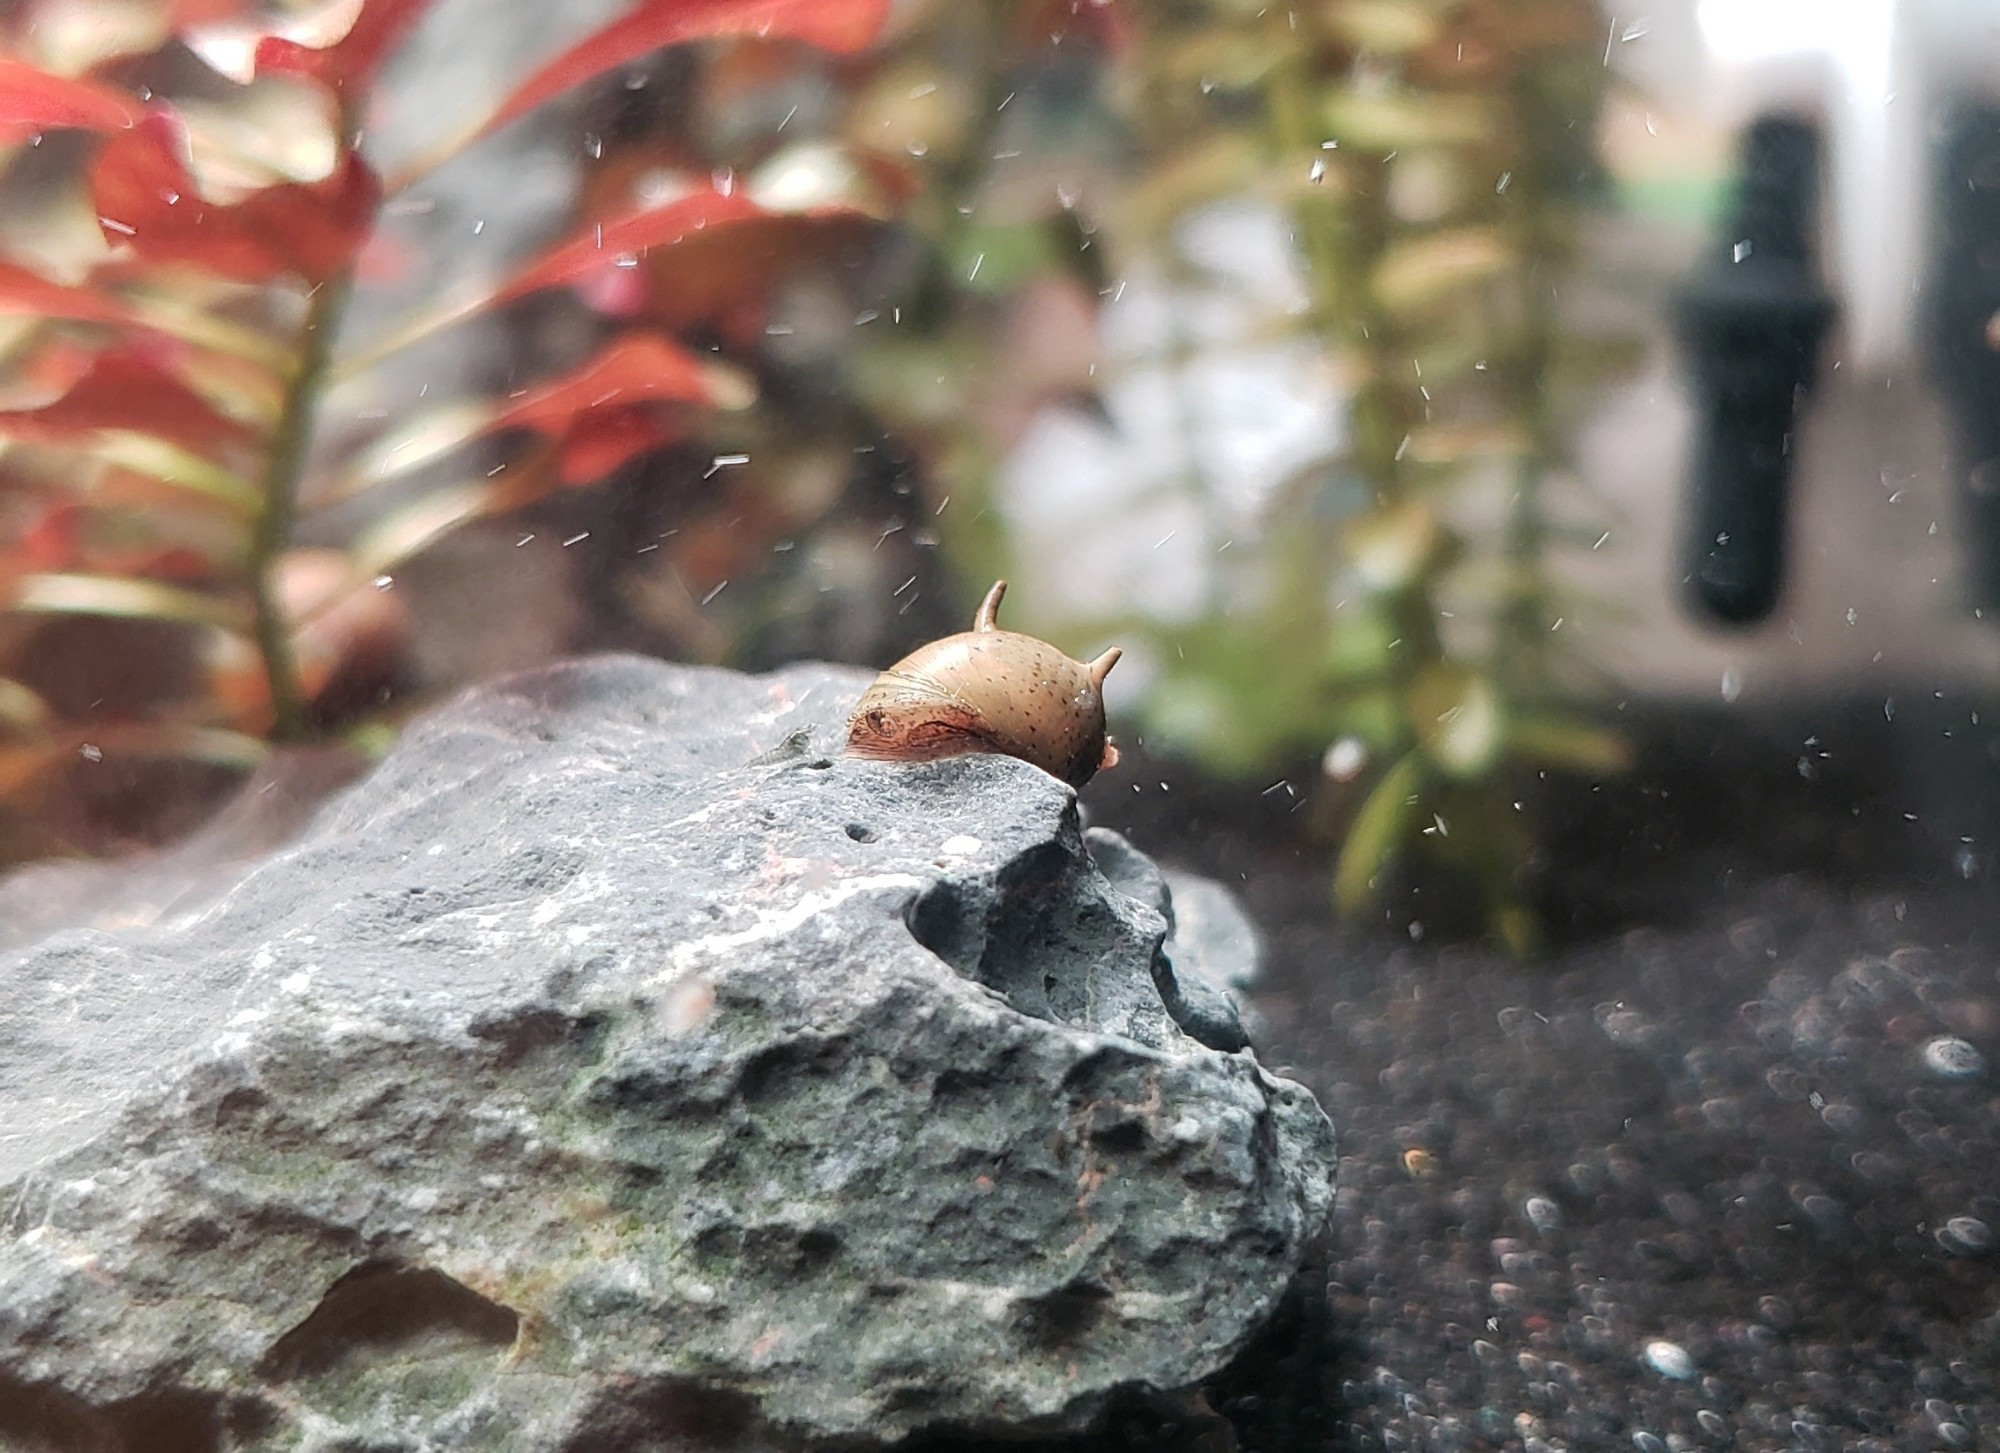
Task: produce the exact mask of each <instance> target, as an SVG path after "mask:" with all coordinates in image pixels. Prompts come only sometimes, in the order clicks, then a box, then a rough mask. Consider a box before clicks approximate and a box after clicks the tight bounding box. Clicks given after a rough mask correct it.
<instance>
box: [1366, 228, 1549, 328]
mask: <svg viewBox="0 0 2000 1453" xmlns="http://www.w3.org/2000/svg"><path fill="white" fill-rule="evenodd" d="M1516 260H1517V254H1516V253H1515V251H1514V249H1513V248H1512V247H1510V246H1508V245H1507V242H1506V240H1505V239H1504V238H1503V237H1502V236H1501V234H1500V230H1499V229H1498V228H1497V227H1454V228H1451V229H1449V230H1448V231H1443V232H1432V233H1428V234H1426V235H1424V236H1421V237H1413V238H1410V239H1409V240H1408V241H1405V242H1398V243H1395V244H1393V245H1392V246H1390V247H1389V248H1388V249H1387V250H1386V251H1385V252H1384V253H1383V254H1382V260H1381V261H1380V262H1378V263H1377V264H1375V274H1374V279H1373V281H1374V291H1375V298H1376V301H1377V302H1379V303H1380V304H1381V305H1382V306H1383V307H1385V308H1387V309H1388V310H1389V311H1390V312H1392V313H1396V312H1402V311H1404V310H1405V309H1411V308H1420V307H1423V306H1424V305H1426V304H1428V303H1434V302H1437V301H1438V300H1440V299H1442V298H1444V297H1445V296H1447V295H1448V294H1450V293H1454V292H1456V291H1458V290H1459V289H1460V288H1463V287H1466V286H1469V285H1470V284H1472V283H1476V282H1483V281H1485V280H1486V279H1487V278H1490V277H1493V276H1495V275H1497V274H1499V273H1501V272H1504V271H1506V270H1507V269H1508V268H1510V267H1512V266H1513V265H1514V263H1515V261H1516Z"/></svg>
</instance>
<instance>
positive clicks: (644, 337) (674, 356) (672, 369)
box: [493, 333, 714, 434]
mask: <svg viewBox="0 0 2000 1453" xmlns="http://www.w3.org/2000/svg"><path fill="white" fill-rule="evenodd" d="M712 402H714V392H713V389H712V385H711V383H710V376H709V373H708V370H707V368H706V367H705V365H704V364H703V362H702V359H701V357H700V355H699V354H696V353H693V352H690V351H689V350H688V349H686V348H683V347H681V345H680V344H678V343H675V342H673V341H671V340H670V339H667V338H664V337H662V336H661V335H659V334H657V333H638V334H630V333H628V334H626V335H625V336H624V337H622V338H619V339H616V340H614V341H613V342H612V343H610V344H609V345H608V346H606V347H605V348H604V349H602V350H601V351H599V352H598V354H597V355H596V356H595V357H593V358H591V359H590V360H588V361H587V362H585V363H584V364H582V365H581V366H580V367H577V368H574V369H571V370H570V371H569V372H568V373H566V374H564V375H562V376H561V377H560V378H556V379H552V380H551V381H550V382H548V383H545V384H543V385H541V386H540V387H539V388H534V389H530V390H528V391H527V392H525V393H522V394H518V395H516V396H515V397H514V398H513V399H511V400H509V402H508V406H507V409H506V411H505V412H503V413H502V414H500V416H499V417H498V418H496V419H495V420H494V421H493V427H495V428H498V429H512V428H522V429H536V430H539V431H540V432H542V433H544V434H559V433H561V432H562V431H563V430H565V429H567V428H568V427H569V426H570V424H571V423H572V422H574V421H575V419H576V418H577V417H578V416H579V415H583V414H589V413H593V412H596V411H598V410H603V409H612V408H629V407H630V406H632V405H634V404H645V403H683V404H706V403H712Z"/></svg>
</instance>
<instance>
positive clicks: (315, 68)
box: [257, 0, 431, 90]
mask: <svg viewBox="0 0 2000 1453" xmlns="http://www.w3.org/2000/svg"><path fill="white" fill-rule="evenodd" d="M430 3H431V0H368V3H367V4H366V5H364V6H363V7H362V10H361V14H360V15H359V16H357V17H356V18H355V21H354V28H353V29H351V30H349V31H348V32H347V34H346V35H344V36H342V37H341V38H340V39H339V40H338V41H336V42H334V43H333V44H332V45H329V46H326V47H324V48H317V49H316V48H314V47H312V46H308V45H301V44H299V43H298V42H297V41H295V40H287V39H285V38H284V37H283V36H278V35H272V36H266V37H265V38H264V39H263V40H262V41H261V42H259V43H258V46H257V73H258V74H259V75H262V74H263V73H264V72H266V71H285V72H288V73H290V74H292V75H301V76H311V77H313V78H314V79H315V80H319V81H322V82H324V83H325V84H327V85H329V86H331V87H333V88H334V89H335V90H340V89H342V88H343V87H353V88H355V89H357V90H358V89H360V88H361V87H364V86H366V85H367V84H368V83H369V82H370V81H371V80H373V79H374V77H375V72H376V71H377V70H378V69H379V68H380V67H381V65H382V62H383V61H385V60H387V59H388V58H389V53H390V52H391V51H393V50H394V49H395V48H396V44H397V42H398V41H400V40H402V38H403V37H404V36H405V35H408V34H409V32H410V27H412V26H413V25H415V24H416V23H417V21H419V20H420V19H422V18H423V13H424V11H425V9H426V8H427V7H428V6H429V5H430Z"/></svg>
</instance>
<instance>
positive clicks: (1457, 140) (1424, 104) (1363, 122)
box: [1322, 88, 1493, 151]
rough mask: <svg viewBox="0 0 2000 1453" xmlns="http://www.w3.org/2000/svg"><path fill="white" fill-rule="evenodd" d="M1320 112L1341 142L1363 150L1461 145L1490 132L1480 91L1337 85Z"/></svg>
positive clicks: (1487, 111)
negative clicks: (1364, 88) (1476, 93)
mask: <svg viewBox="0 0 2000 1453" xmlns="http://www.w3.org/2000/svg"><path fill="white" fill-rule="evenodd" d="M1322 115H1323V117H1324V119H1325V121H1326V124H1327V127H1328V129H1329V130H1331V131H1332V133H1333V136H1334V139H1336V140H1337V141H1339V142H1340V144H1341V145H1342V146H1352V147H1357V148H1360V149H1361V150H1364V151H1407V150H1414V149H1416V148H1418V147H1424V146H1461V145H1464V144H1465V143H1467V142H1474V141H1479V140H1481V139H1483V138H1485V137H1488V136H1490V135H1492V134H1493V113H1492V108H1491V107H1490V106H1489V105H1488V104H1487V102H1486V100H1485V98H1483V97H1479V96H1468V95H1458V96H1450V95H1440V94H1438V93H1436V92H1428V91H1427V92H1421V93H1420V92H1415V91H1358V90H1349V89H1346V88H1342V89H1340V90H1336V91H1335V92H1334V93H1333V94H1332V95H1331V96H1329V97H1328V98H1327V101H1326V109H1325V111H1324V112H1323V113H1322Z"/></svg>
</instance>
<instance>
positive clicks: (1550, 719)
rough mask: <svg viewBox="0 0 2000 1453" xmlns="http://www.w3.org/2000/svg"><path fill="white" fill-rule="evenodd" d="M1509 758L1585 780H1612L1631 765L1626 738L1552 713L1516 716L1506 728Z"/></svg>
mask: <svg viewBox="0 0 2000 1453" xmlns="http://www.w3.org/2000/svg"><path fill="white" fill-rule="evenodd" d="M1507 749H1508V753H1509V755H1511V756H1514V757H1519V758H1521V759H1523V760H1526V761H1530V762H1540V763H1542V764H1544V765H1546V766H1550V767H1559V768H1562V769H1563V770H1564V771H1569V772H1577V773H1581V774H1583V775H1584V776H1613V775H1616V774H1617V773H1620V772H1623V771H1625V770H1626V769H1627V768H1628V767H1630V766H1631V764H1632V759H1631V749H1630V746H1629V745H1628V744H1627V742H1626V741H1625V738H1624V737H1622V736H1620V735H1619V734H1618V733H1617V732H1614V731H1609V730H1607V729H1606V728H1604V727H1599V726H1593V725H1591V724H1590V723H1589V722H1585V721H1580V720H1578V719H1576V718H1575V717H1569V716H1561V715H1557V714H1554V713H1529V714H1523V715H1521V716H1517V717H1516V718H1515V719H1514V720H1513V721H1512V722H1511V723H1510V724H1509V725H1508V728H1507Z"/></svg>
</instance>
